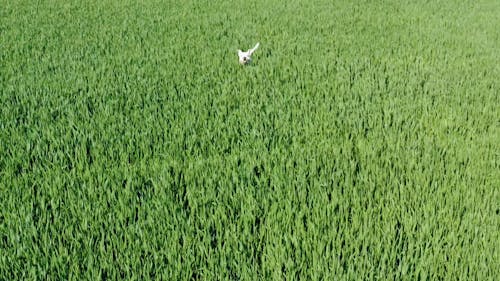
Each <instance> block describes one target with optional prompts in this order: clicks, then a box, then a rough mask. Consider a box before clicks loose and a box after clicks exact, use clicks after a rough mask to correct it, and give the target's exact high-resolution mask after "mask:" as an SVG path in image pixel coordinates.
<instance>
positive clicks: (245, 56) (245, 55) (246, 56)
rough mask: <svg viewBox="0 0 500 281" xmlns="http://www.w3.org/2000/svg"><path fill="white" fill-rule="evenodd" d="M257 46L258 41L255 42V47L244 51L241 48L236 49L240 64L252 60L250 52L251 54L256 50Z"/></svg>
mask: <svg viewBox="0 0 500 281" xmlns="http://www.w3.org/2000/svg"><path fill="white" fill-rule="evenodd" d="M258 47H259V43H257V44H256V45H255V47H253V48H252V49H250V50H248V51H246V52H243V51H242V50H238V57H239V61H240V64H241V65H245V64H248V63H250V62H251V61H252V54H253V52H255V50H257V48H258Z"/></svg>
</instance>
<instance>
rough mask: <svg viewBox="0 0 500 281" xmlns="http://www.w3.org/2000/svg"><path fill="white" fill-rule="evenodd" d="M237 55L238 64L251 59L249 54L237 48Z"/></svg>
mask: <svg viewBox="0 0 500 281" xmlns="http://www.w3.org/2000/svg"><path fill="white" fill-rule="evenodd" d="M238 57H239V61H240V64H247V63H249V62H250V60H251V58H250V56H248V52H243V51H242V50H238Z"/></svg>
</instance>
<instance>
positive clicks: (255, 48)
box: [250, 43, 260, 55]
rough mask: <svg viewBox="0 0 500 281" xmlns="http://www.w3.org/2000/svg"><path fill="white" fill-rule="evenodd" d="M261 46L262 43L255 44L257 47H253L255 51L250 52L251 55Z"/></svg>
mask: <svg viewBox="0 0 500 281" xmlns="http://www.w3.org/2000/svg"><path fill="white" fill-rule="evenodd" d="M259 45H260V43H257V44H255V47H253V49H251V50H250V55H251V54H253V52H255V50H257V48H258V47H259Z"/></svg>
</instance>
